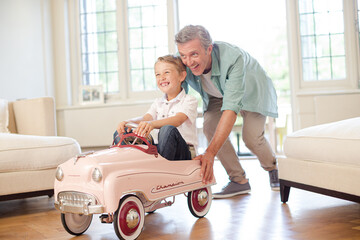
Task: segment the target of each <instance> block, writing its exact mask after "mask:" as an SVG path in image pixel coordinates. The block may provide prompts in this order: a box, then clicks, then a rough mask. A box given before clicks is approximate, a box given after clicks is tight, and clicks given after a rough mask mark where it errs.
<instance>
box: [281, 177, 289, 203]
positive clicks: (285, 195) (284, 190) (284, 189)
mask: <svg viewBox="0 0 360 240" xmlns="http://www.w3.org/2000/svg"><path fill="white" fill-rule="evenodd" d="M289 194H290V187H289V186H286V185H285V184H284V182H282V180H281V179H280V197H281V202H283V203H286V202H287V201H288V200H289Z"/></svg>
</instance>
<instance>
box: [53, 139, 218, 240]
mask: <svg viewBox="0 0 360 240" xmlns="http://www.w3.org/2000/svg"><path fill="white" fill-rule="evenodd" d="M122 142H125V143H126V145H120V143H122ZM120 143H119V144H118V145H113V146H111V147H110V148H109V149H106V150H101V151H97V152H89V153H84V154H81V155H78V156H76V157H74V158H72V159H70V160H68V161H67V162H65V163H63V164H61V165H59V166H58V168H57V171H56V179H55V187H54V188H55V203H54V204H55V207H56V208H57V209H58V210H60V211H61V222H62V224H63V226H64V228H65V229H66V231H67V232H69V233H70V234H73V235H81V234H82V233H84V232H85V231H86V230H87V229H88V227H89V226H90V224H91V221H92V216H93V214H103V213H114V222H113V225H114V229H115V232H116V235H117V236H118V237H119V239H136V238H137V237H138V236H139V235H140V234H141V231H142V229H143V226H144V220H145V213H151V212H154V211H155V210H157V209H159V208H163V207H167V206H171V205H172V204H173V203H174V201H175V196H176V195H179V194H182V193H184V194H186V193H188V194H187V199H188V206H189V209H190V212H191V213H192V215H194V216H195V217H198V218H201V217H204V216H205V215H206V214H207V212H208V211H209V209H210V205H211V201H212V193H211V187H210V186H211V185H214V184H216V183H215V180H213V181H212V182H211V183H209V184H206V185H205V184H203V183H202V181H201V180H202V179H201V177H200V168H201V167H200V161H196V160H193V161H169V160H167V159H165V158H163V157H161V156H160V155H159V154H158V153H157V149H156V146H154V145H151V144H150V143H149V141H148V139H145V138H142V137H138V136H136V135H135V134H133V133H129V134H126V135H122V136H121V140H120ZM169 197H173V199H172V201H168V200H167V198H169Z"/></svg>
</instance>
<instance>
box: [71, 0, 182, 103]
mask: <svg viewBox="0 0 360 240" xmlns="http://www.w3.org/2000/svg"><path fill="white" fill-rule="evenodd" d="M166 2H167V25H168V52H169V53H170V54H174V53H175V52H176V46H175V41H174V36H175V32H176V28H177V25H176V23H177V12H176V9H177V8H176V6H177V4H176V3H177V2H176V0H166ZM79 5H80V4H79V0H74V1H72V3H71V4H69V5H68V13H69V14H68V27H69V36H68V37H69V48H70V56H69V57H70V74H71V79H72V80H71V88H72V94H71V97H72V103H73V105H79V104H80V103H79V95H80V92H79V91H80V86H81V85H82V59H81V35H80V17H79V13H80V11H79V10H80V6H79ZM116 5H117V8H116V21H117V34H118V53H117V55H118V59H119V61H118V72H119V86H120V89H119V93H106V94H105V93H104V96H105V102H106V103H116V102H118V103H126V102H134V101H140V100H141V101H146V100H150V99H151V100H153V99H154V98H156V97H159V96H161V95H162V93H161V92H160V91H159V90H158V89H155V90H152V91H148V90H147V91H137V92H135V91H132V90H131V83H130V53H129V34H128V6H127V0H116ZM154 61H155V60H154ZM154 81H155V76H154Z"/></svg>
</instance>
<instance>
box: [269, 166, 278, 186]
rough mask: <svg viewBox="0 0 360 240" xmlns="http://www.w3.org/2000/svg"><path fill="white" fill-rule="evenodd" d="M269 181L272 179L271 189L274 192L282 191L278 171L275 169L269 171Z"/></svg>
mask: <svg viewBox="0 0 360 240" xmlns="http://www.w3.org/2000/svg"><path fill="white" fill-rule="evenodd" d="M269 179H270V187H271V189H272V190H274V191H279V190H280V183H279V176H278V170H277V169H274V170H272V171H269Z"/></svg>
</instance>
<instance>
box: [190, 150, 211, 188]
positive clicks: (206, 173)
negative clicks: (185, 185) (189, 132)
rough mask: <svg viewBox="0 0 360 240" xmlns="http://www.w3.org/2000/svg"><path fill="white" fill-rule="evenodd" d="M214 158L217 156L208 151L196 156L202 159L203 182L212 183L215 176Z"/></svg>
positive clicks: (197, 158) (201, 172)
mask: <svg viewBox="0 0 360 240" xmlns="http://www.w3.org/2000/svg"><path fill="white" fill-rule="evenodd" d="M214 158H215V156H214V155H213V154H210V153H208V152H205V153H204V154H202V155H199V156H196V157H195V158H194V160H200V162H201V171H200V174H201V175H200V176H202V182H203V184H208V183H210V182H211V181H212V180H213V178H214V168H213V167H214Z"/></svg>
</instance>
